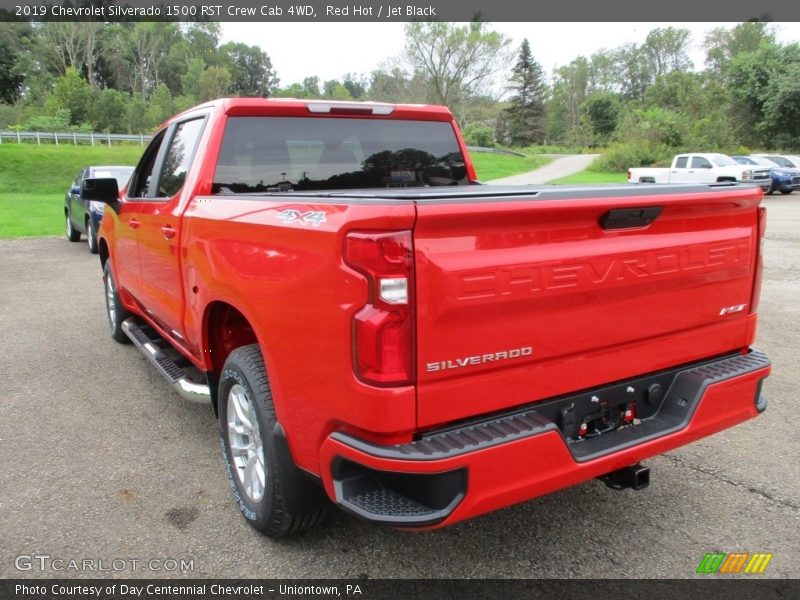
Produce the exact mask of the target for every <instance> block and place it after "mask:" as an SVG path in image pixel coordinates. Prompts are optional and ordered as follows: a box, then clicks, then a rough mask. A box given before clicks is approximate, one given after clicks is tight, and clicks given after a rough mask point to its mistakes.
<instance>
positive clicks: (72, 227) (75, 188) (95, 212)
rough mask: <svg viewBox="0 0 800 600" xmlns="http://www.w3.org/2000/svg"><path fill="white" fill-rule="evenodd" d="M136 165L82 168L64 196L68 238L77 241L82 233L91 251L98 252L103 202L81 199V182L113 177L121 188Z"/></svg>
mask: <svg viewBox="0 0 800 600" xmlns="http://www.w3.org/2000/svg"><path fill="white" fill-rule="evenodd" d="M133 169H134V167H129V166H125V165H114V166H90V167H84V168H83V169H81V170H80V171H79V172H78V174H77V175H76V176H75V179H74V180H73V181H72V185H71V186H70V188H69V191H67V194H66V196H65V197H64V218H65V219H66V221H67V239H68V240H69V241H70V242H77V241H80V239H81V234H85V235H86V241H87V242H88V243H89V252H91V253H92V254H97V228H98V227H99V226H100V220H101V219H102V218H103V206H104V205H103V203H102V202H92V201H86V200H83V199H81V183H82V182H83V180H84V179H89V178H90V177H91V178H96V177H113V178H114V179H116V180H117V185H118V187H119V189H122V188H124V187H125V185H127V183H128V179H130V176H131V173H133Z"/></svg>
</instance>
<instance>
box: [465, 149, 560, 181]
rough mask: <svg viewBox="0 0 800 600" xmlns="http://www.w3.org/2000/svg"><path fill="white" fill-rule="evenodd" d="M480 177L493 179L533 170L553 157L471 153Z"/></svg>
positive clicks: (484, 179) (481, 178)
mask: <svg viewBox="0 0 800 600" xmlns="http://www.w3.org/2000/svg"><path fill="white" fill-rule="evenodd" d="M470 156H471V157H472V162H473V164H474V165H475V171H476V172H477V174H478V179H479V180H481V181H491V180H492V179H500V178H501V177H508V176H509V175H518V174H520V173H525V172H527V171H533V170H534V169H538V168H539V167H541V166H543V165H546V164H547V163H549V162H551V161H552V160H553V159H552V158H550V157H547V156H540V155H539V156H511V155H508V154H491V153H489V152H472V153H470Z"/></svg>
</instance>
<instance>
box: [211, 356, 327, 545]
mask: <svg viewBox="0 0 800 600" xmlns="http://www.w3.org/2000/svg"><path fill="white" fill-rule="evenodd" d="M217 398H218V400H217V401H218V403H219V405H218V409H219V410H218V413H219V427H220V435H221V438H222V440H221V441H222V450H223V452H224V457H225V466H226V469H227V472H228V479H229V481H230V485H231V489H232V490H233V495H234V498H235V499H236V502H237V503H238V504H239V509H240V510H241V511H242V514H243V515H244V517H245V518H246V519H247V522H248V523H250V525H251V526H252V527H253V528H255V529H256V530H258V531H260V532H261V533H263V534H265V535H267V536H269V537H273V538H280V537H285V536H287V535H290V534H293V533H298V532H300V531H303V530H304V529H308V528H309V527H312V526H314V525H317V524H318V523H321V522H322V521H323V519H324V518H325V516H326V515H327V514H328V510H329V506H330V502H329V501H328V500H327V496H325V493H324V491H323V490H322V488H321V486H319V485H316V484H315V483H314V482H313V481H311V479H310V478H308V477H307V476H306V475H305V474H304V473H303V472H302V471H300V469H299V468H298V467H297V466H296V465H295V464H294V463H293V462H292V459H291V456H290V455H289V453H288V451H287V449H286V447H285V446H282V444H283V443H284V442H283V441H282V440H281V439H279V432H280V431H281V430H280V426H279V425H277V420H276V418H275V408H274V406H273V404H272V393H271V391H270V387H269V381H268V379H267V371H266V367H265V366H264V360H263V358H262V357H261V352H260V351H259V348H258V345H257V344H251V345H249V346H242V347H241V348H237V349H236V350H234V351H233V352H231V354H230V356H228V359H227V360H226V361H225V366H224V367H223V369H222V375H221V377H220V382H219V394H218V396H217Z"/></svg>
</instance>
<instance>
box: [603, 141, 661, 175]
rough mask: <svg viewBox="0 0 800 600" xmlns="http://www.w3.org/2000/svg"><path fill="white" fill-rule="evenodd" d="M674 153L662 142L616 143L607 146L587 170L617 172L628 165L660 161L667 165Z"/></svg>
mask: <svg viewBox="0 0 800 600" xmlns="http://www.w3.org/2000/svg"><path fill="white" fill-rule="evenodd" d="M674 154H675V152H674V149H673V148H671V147H669V146H667V145H664V144H657V145H653V144H643V143H627V144H625V143H616V144H612V145H611V146H609V147H608V150H607V151H606V152H605V154H603V156H601V157H600V158H598V159H597V160H596V161H594V162H593V163H592V164H591V165H590V166H589V170H590V171H598V172H603V173H619V172H620V171H625V170H627V169H629V168H630V167H647V166H651V165H659V164H661V163H665V166H669V162H670V161H671V160H672V156H673V155H674Z"/></svg>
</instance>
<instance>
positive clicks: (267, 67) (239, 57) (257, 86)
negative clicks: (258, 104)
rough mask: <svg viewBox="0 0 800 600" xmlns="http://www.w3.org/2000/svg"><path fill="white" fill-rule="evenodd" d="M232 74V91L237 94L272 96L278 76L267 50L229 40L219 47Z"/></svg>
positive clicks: (276, 86)
mask: <svg viewBox="0 0 800 600" xmlns="http://www.w3.org/2000/svg"><path fill="white" fill-rule="evenodd" d="M219 52H220V55H221V56H222V57H223V63H224V64H225V67H226V68H227V69H228V71H229V72H230V74H231V92H232V93H233V94H235V95H237V96H261V97H264V98H266V97H268V96H271V95H272V94H273V93H274V92H275V90H276V89H277V88H278V77H277V75H276V73H275V70H274V69H273V68H272V61H271V60H270V59H269V56H268V55H267V53H266V52H264V51H263V50H261V49H260V48H259V47H257V46H248V45H247V44H242V43H238V42H229V43H227V44H225V45H224V46H222V47H220V49H219Z"/></svg>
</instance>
